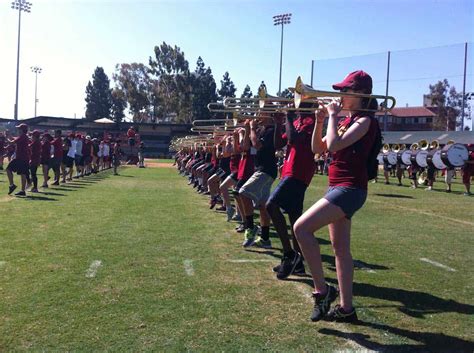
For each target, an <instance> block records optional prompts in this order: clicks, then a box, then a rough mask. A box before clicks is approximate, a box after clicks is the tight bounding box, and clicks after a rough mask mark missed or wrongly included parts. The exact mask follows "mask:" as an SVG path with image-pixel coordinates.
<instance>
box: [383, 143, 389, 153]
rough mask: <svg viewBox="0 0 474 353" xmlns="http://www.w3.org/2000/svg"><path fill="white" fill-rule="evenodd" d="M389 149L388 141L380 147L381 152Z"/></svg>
mask: <svg viewBox="0 0 474 353" xmlns="http://www.w3.org/2000/svg"><path fill="white" fill-rule="evenodd" d="M389 151H390V145H389V144H388V143H385V144H384V145H383V147H382V152H383V153H387V152H389Z"/></svg>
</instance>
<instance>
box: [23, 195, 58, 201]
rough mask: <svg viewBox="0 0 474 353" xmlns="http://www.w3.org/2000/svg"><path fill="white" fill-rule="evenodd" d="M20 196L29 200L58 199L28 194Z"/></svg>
mask: <svg viewBox="0 0 474 353" xmlns="http://www.w3.org/2000/svg"><path fill="white" fill-rule="evenodd" d="M22 198H23V199H25V200H29V201H58V200H56V199H53V198H51V197H45V196H29V195H28V196H23V197H22Z"/></svg>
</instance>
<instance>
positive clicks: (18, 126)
mask: <svg viewBox="0 0 474 353" xmlns="http://www.w3.org/2000/svg"><path fill="white" fill-rule="evenodd" d="M16 127H17V128H18V129H21V130H22V131H24V132H26V131H28V125H26V124H25V123H21V124H20V125H17V126H16Z"/></svg>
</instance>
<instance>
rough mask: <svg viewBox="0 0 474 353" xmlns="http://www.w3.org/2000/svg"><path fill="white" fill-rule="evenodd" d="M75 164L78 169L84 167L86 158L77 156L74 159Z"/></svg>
mask: <svg viewBox="0 0 474 353" xmlns="http://www.w3.org/2000/svg"><path fill="white" fill-rule="evenodd" d="M74 162H75V163H76V167H83V166H84V157H83V156H79V155H78V154H76V156H75V157H74Z"/></svg>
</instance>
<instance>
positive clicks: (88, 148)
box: [82, 140, 92, 157]
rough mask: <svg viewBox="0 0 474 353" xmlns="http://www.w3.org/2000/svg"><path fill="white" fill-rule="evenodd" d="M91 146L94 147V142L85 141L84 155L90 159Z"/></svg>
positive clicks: (83, 144)
mask: <svg viewBox="0 0 474 353" xmlns="http://www.w3.org/2000/svg"><path fill="white" fill-rule="evenodd" d="M91 145H92V142H91V141H90V140H85V141H84V142H83V143H82V155H83V156H84V157H90V155H91Z"/></svg>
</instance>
